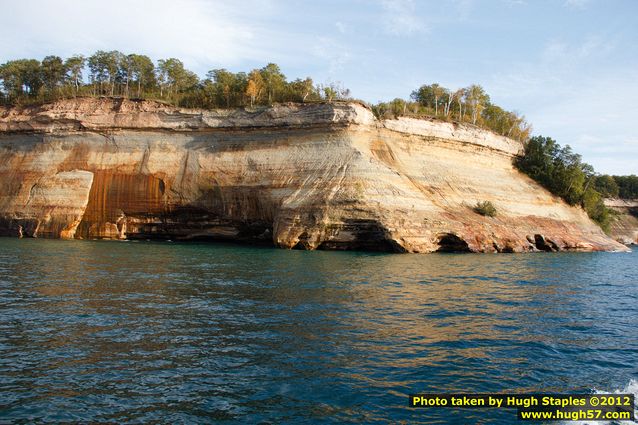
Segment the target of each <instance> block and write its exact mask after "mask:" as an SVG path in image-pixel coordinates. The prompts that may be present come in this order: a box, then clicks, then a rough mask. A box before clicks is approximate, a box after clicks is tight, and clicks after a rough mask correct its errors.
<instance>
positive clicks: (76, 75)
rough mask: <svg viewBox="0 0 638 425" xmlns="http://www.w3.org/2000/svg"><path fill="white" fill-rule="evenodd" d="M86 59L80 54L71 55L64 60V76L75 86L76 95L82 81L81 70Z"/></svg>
mask: <svg viewBox="0 0 638 425" xmlns="http://www.w3.org/2000/svg"><path fill="white" fill-rule="evenodd" d="M85 64H86V59H85V58H84V56H82V55H75V56H71V57H70V58H68V59H67V60H66V61H65V62H64V69H65V71H66V77H67V79H68V81H70V82H71V83H72V84H73V87H74V88H75V91H74V94H75V95H76V96H77V94H78V90H80V83H81V82H82V71H83V70H84V65H85Z"/></svg>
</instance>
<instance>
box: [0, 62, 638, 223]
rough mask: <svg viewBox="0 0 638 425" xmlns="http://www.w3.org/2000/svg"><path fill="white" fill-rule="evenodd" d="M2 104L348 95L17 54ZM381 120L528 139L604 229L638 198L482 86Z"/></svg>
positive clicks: (566, 193) (223, 104) (398, 108)
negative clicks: (610, 202) (622, 201)
mask: <svg viewBox="0 0 638 425" xmlns="http://www.w3.org/2000/svg"><path fill="white" fill-rule="evenodd" d="M0 84H1V86H0V104H5V105H28V104H34V103H42V102H48V101H54V100H57V99H62V98H69V97H77V96H118V97H129V98H136V99H154V100H161V101H163V102H166V103H169V104H172V105H177V106H182V107H191V108H205V109H213V108H231V107H255V106H260V105H272V104H274V103H279V102H332V101H334V100H344V99H350V91H349V90H348V89H346V88H344V87H343V86H342V85H341V84H337V83H330V84H315V82H314V81H313V80H312V78H310V77H307V78H304V79H301V78H297V79H295V80H292V81H288V79H287V78H286V76H285V75H284V74H283V73H282V71H281V69H280V68H279V66H278V65H276V64H274V63H269V64H268V65H266V66H264V67H263V68H259V69H253V70H252V71H250V72H231V71H229V70H227V69H224V68H220V69H213V70H211V71H209V72H208V73H207V74H206V77H205V78H203V79H201V78H199V77H198V76H197V75H196V74H195V73H194V72H192V71H189V70H188V69H186V68H185V67H184V64H183V63H182V62H181V61H180V60H179V59H175V58H169V59H161V60H158V61H157V62H156V63H154V62H153V61H152V60H151V59H150V58H149V57H148V56H145V55H139V54H129V55H126V54H123V53H121V52H119V51H98V52H95V53H94V54H93V55H91V56H89V57H84V56H82V55H75V56H71V57H69V58H67V59H62V58H61V57H59V56H47V57H45V58H44V59H42V61H39V60H36V59H19V60H12V61H8V62H5V63H4V64H2V65H0ZM371 108H372V111H373V113H374V114H375V115H376V116H377V117H378V118H385V119H388V118H397V117H401V116H408V117H415V118H424V117H426V118H427V117H434V118H436V119H439V120H444V121H455V122H463V123H469V124H473V125H476V126H479V127H482V128H486V129H489V130H491V131H493V132H495V133H497V134H500V135H503V136H506V137H510V138H513V139H516V140H519V141H522V142H524V143H525V152H524V155H522V156H521V157H520V158H518V160H517V161H516V165H517V167H518V168H519V169H520V170H521V171H523V172H525V173H526V174H528V175H529V176H531V177H532V178H533V179H535V180H536V181H538V182H539V183H540V184H542V185H543V186H544V187H546V188H547V189H548V190H550V191H551V192H552V193H554V194H556V195H558V196H560V197H561V198H563V199H564V200H565V201H566V202H568V203H569V204H571V205H580V206H582V207H583V208H584V209H585V210H586V211H587V213H588V214H589V215H590V217H592V218H593V219H594V220H595V221H597V222H598V223H599V224H600V225H601V226H602V227H603V228H605V227H606V226H607V224H608V223H609V219H610V211H609V210H607V209H606V208H605V207H604V205H603V203H602V198H603V197H621V198H638V177H637V176H633V175H632V176H606V175H603V176H600V175H597V174H596V173H595V172H594V169H593V167H591V166H590V165H589V164H586V163H584V162H582V160H581V157H580V155H577V154H575V153H573V152H572V150H571V148H570V147H569V146H565V147H561V146H560V145H559V144H558V143H556V141H554V140H552V139H550V138H546V137H541V136H537V137H533V138H531V139H530V133H531V125H530V124H529V123H528V122H527V121H526V120H525V117H524V116H522V115H521V114H519V113H517V112H515V111H507V110H505V109H503V108H501V107H500V106H498V105H496V104H494V103H493V102H492V101H491V99H490V96H489V95H488V94H487V93H486V92H485V90H484V89H483V87H481V86H480V85H476V84H473V85H470V86H468V87H465V88H459V89H455V90H451V89H448V88H446V87H443V86H441V85H439V84H436V83H434V84H429V85H422V86H421V87H419V88H417V89H415V90H414V91H413V92H412V93H411V95H410V99H409V100H404V99H400V98H396V99H394V100H392V101H390V102H379V103H377V104H376V105H372V106H371Z"/></svg>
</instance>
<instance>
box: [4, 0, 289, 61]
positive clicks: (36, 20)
mask: <svg viewBox="0 0 638 425" xmlns="http://www.w3.org/2000/svg"><path fill="white" fill-rule="evenodd" d="M271 7H272V6H271V5H270V4H269V3H268V2H258V1H248V2H242V4H241V7H238V6H237V5H233V4H232V3H229V2H222V1H213V0H208V1H206V0H181V1H172V0H153V1H140V0H137V1H135V0H111V1H109V2H103V1H96V0H85V1H81V2H78V1H71V0H60V1H57V2H48V1H43V0H24V1H19V2H12V3H11V5H10V6H8V7H7V6H5V9H4V12H5V17H8V16H10V17H11V19H5V20H4V21H3V24H2V26H0V39H2V40H5V41H8V40H10V42H3V43H2V45H1V46H0V57H2V58H5V59H9V58H17V57H25V56H26V57H33V56H35V57H38V56H40V55H41V52H43V51H44V52H46V53H45V54H52V53H55V54H59V55H63V56H68V55H70V54H73V53H84V54H87V53H92V52H94V51H95V50H98V49H108V50H111V49H117V50H121V51H123V52H132V51H135V52H140V53H144V54H147V55H149V56H151V57H152V58H155V59H159V58H166V57H171V56H173V57H178V58H180V59H182V60H183V61H184V62H185V64H186V65H187V66H190V67H193V68H195V69H202V70H205V69H207V68H210V67H211V66H212V65H214V64H217V65H219V64H224V66H232V65H234V64H237V63H239V62H241V61H243V60H250V59H252V60H255V59H261V58H265V57H266V56H268V55H269V54H270V53H275V54H277V53H281V52H277V49H278V46H269V45H267V44H266V42H265V41H264V39H266V38H267V37H260V36H258V34H259V33H260V32H264V31H265V30H264V29H263V28H260V27H259V19H258V17H259V16H260V15H261V16H264V15H268V13H269V12H270V8H271ZM25 24H27V25H28V27H26V28H25Z"/></svg>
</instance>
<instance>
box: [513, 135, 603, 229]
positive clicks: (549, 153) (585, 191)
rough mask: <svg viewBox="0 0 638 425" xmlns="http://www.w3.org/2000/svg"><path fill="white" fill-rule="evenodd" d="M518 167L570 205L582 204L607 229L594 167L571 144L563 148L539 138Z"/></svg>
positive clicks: (531, 143)
mask: <svg viewBox="0 0 638 425" xmlns="http://www.w3.org/2000/svg"><path fill="white" fill-rule="evenodd" d="M515 164H516V166H517V168H518V169H519V170H521V171H523V172H524V173H526V174H527V175H529V176H530V177H531V178H533V179H534V180H536V181H537V182H539V183H540V184H541V185H543V186H544V187H545V188H547V189H548V190H549V191H550V192H552V193H554V194H555V195H558V196H560V197H561V198H563V199H564V200H565V201H566V202H567V203H569V204H570V205H580V206H581V207H583V209H584V210H585V211H586V212H587V214H588V215H589V217H590V218H591V219H592V220H595V221H596V222H597V223H598V224H599V225H600V226H601V227H602V228H603V229H606V228H607V226H608V224H609V213H608V211H607V209H606V208H605V205H604V204H603V201H602V196H601V194H600V193H599V192H598V191H596V190H595V188H594V187H595V184H592V182H595V179H596V175H595V173H594V168H593V167H592V166H591V165H589V164H586V163H583V162H582V160H581V156H580V155H578V154H576V153H574V152H573V151H572V149H571V147H570V146H569V145H567V146H565V147H564V148H563V147H561V146H560V145H559V144H558V143H556V141H555V140H553V139H551V138H549V137H542V136H536V137H532V138H531V139H529V141H528V142H527V143H526V144H525V150H524V154H523V155H522V156H520V157H518V158H517V159H516V162H515Z"/></svg>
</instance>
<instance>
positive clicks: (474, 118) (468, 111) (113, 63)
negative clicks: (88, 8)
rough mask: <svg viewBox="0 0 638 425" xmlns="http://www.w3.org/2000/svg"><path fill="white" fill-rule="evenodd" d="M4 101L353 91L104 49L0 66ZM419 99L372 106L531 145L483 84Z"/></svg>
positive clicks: (212, 104)
mask: <svg viewBox="0 0 638 425" xmlns="http://www.w3.org/2000/svg"><path fill="white" fill-rule="evenodd" d="M0 82H1V83H2V90H0V101H1V102H2V103H4V104H10V105H16V104H18V105H24V104H32V103H39V102H47V101H53V100H57V99H61V98H67V97H74V96H121V97H130V98H142V99H156V100H162V101H164V102H167V103H170V104H173V105H178V106H183V107H193V108H231V107H247V106H256V105H271V104H273V103H277V102H313V101H314V102H331V101H333V100H340V99H349V98H350V90H348V89H346V88H344V87H343V86H342V85H341V84H338V83H329V84H315V82H314V81H313V80H312V78H310V77H306V78H304V79H301V78H297V79H295V80H292V81H288V79H287V78H286V76H285V75H284V74H283V73H282V71H281V69H280V68H279V66H277V65H276V64H274V63H270V64H268V65H266V66H264V67H263V68H260V69H253V70H252V71H250V72H231V71H229V70H227V69H223V68H220V69H213V70H211V71H209V72H208V73H207V74H206V77H205V78H203V79H200V78H199V77H198V76H197V75H196V74H195V73H194V72H192V71H190V70H188V69H186V68H185V67H184V64H183V63H182V62H181V61H180V60H179V59H175V58H169V59H161V60H158V61H157V62H156V63H155V62H153V61H152V60H151V58H149V57H148V56H145V55H139V54H129V55H126V54H124V53H121V52H119V51H116V50H114V51H102V50H100V51H97V52H95V53H94V54H93V55H91V56H89V57H84V56H82V55H75V56H71V57H70V58H67V59H62V58H61V57H59V56H47V57H45V58H44V59H42V61H39V60H36V59H20V60H12V61H8V62H6V63H4V64H2V65H0ZM411 98H412V101H405V100H402V99H395V100H393V101H391V102H380V103H378V104H377V105H374V106H372V110H373V112H374V113H375V114H376V115H377V117H380V118H394V117H397V116H415V117H419V116H434V117H436V118H438V119H442V120H455V121H460V122H467V123H471V124H474V125H477V126H480V127H483V128H487V129H490V130H492V131H494V132H496V133H498V134H501V135H504V136H507V137H511V138H513V139H517V140H521V141H524V140H526V139H527V138H528V137H529V133H530V130H531V127H530V125H529V124H528V123H527V122H526V121H525V118H524V117H522V116H520V115H519V114H517V113H516V112H510V111H506V110H504V109H503V108H501V107H499V106H498V105H495V104H493V103H492V102H491V101H490V97H489V95H488V94H487V93H485V91H484V90H483V88H482V87H481V86H479V85H471V86H469V87H467V88H461V89H458V90H448V89H446V88H444V87H442V86H440V85H439V84H431V85H424V86H421V87H420V88H418V89H417V90H415V91H414V92H413V93H412V96H411Z"/></svg>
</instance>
